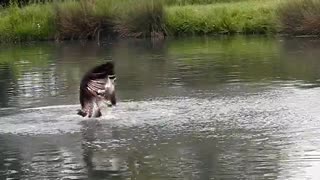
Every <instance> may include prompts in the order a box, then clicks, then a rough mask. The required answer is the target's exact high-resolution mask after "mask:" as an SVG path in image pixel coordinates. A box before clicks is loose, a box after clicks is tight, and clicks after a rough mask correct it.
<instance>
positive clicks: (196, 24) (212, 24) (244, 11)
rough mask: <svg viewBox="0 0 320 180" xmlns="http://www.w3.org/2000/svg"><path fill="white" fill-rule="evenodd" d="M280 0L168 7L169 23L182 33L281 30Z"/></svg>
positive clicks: (170, 26) (169, 27)
mask: <svg viewBox="0 0 320 180" xmlns="http://www.w3.org/2000/svg"><path fill="white" fill-rule="evenodd" d="M277 5H278V1H275V0H270V1H268V2H263V3H262V1H245V2H234V3H219V4H212V5H187V6H172V7H168V8H167V11H166V12H167V27H168V29H169V30H170V32H171V33H172V34H174V35H181V34H234V33H245V34H248V33H250V34H257V33H258V34H266V33H275V32H277V30H278V27H277V25H278V23H277V22H278V20H277V16H276V12H275V10H274V9H275V8H276V7H277Z"/></svg>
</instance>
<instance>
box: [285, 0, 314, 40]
mask: <svg viewBox="0 0 320 180" xmlns="http://www.w3.org/2000/svg"><path fill="white" fill-rule="evenodd" d="M279 16H280V21H281V24H282V30H283V31H284V32H285V33H289V34H295V35H301V34H303V35H320V1H319V0H290V1H286V2H285V3H283V4H281V6H280V7H279Z"/></svg>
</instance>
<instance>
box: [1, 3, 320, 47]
mask: <svg viewBox="0 0 320 180" xmlns="http://www.w3.org/2000/svg"><path fill="white" fill-rule="evenodd" d="M293 1H295V2H304V1H308V2H312V3H313V4H312V3H310V4H309V5H310V6H311V4H312V5H313V6H314V5H316V7H319V8H320V5H319V4H320V3H318V4H316V3H315V2H316V1H317V0H293ZM293 1H287V2H290V3H288V4H284V3H279V2H280V0H268V1H263V0H91V1H88V0H80V1H74V0H70V1H61V2H57V1H55V2H54V3H45V4H36V3H32V4H29V5H27V6H24V7H18V6H17V5H16V4H11V5H10V6H8V7H6V8H2V9H0V41H25V40H48V39H58V40H64V39H97V38H100V35H101V34H104V35H106V34H107V35H110V36H116V37H118V36H119V37H139V38H141V37H157V38H163V37H164V36H168V35H169V36H170V35H171V36H179V35H202V34H235V33H241V34H270V33H277V32H280V31H282V30H284V31H287V32H288V31H289V30H291V29H294V28H295V27H294V24H295V23H296V21H293V20H292V18H291V17H297V18H298V19H300V20H301V19H302V18H301V16H302V15H301V14H304V13H303V12H305V11H307V12H319V11H316V10H317V8H309V9H307V10H305V11H302V12H299V11H300V10H301V8H302V9H303V8H304V7H305V6H301V5H302V4H301V3H300V6H301V7H300V6H299V5H296V4H299V3H295V4H294V5H292V4H293V3H291V2H293ZM310 9H311V10H310ZM312 17H313V16H312ZM297 18H295V19H297ZM293 19H294V18H293ZM305 19H308V20H309V21H311V20H310V17H309V18H305ZM305 19H302V20H301V21H299V22H300V24H301V25H302V26H303V25H304V24H303V22H304V21H305ZM319 19H320V18H319ZM280 20H281V22H282V23H280ZM284 22H287V23H284ZM312 22H313V21H312ZM300 29H301V28H300ZM300 29H299V30H300ZM309 29H310V28H309ZM309 29H306V30H304V31H303V32H305V31H309ZM294 32H296V30H295V31H294ZM299 32H300V31H299Z"/></svg>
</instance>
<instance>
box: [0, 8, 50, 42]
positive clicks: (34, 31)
mask: <svg viewBox="0 0 320 180" xmlns="http://www.w3.org/2000/svg"><path fill="white" fill-rule="evenodd" d="M0 15H1V18H0V40H1V41H24V40H45V39H52V38H53V36H54V33H55V24H54V12H53V8H52V5H49V4H46V5H37V4H31V5H29V6H27V7H25V8H19V7H17V6H15V5H12V6H11V7H9V8H7V9H2V10H1V12H0Z"/></svg>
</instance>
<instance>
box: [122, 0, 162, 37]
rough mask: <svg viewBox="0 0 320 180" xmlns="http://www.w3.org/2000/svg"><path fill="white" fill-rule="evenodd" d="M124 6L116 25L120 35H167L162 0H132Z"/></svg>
mask: <svg viewBox="0 0 320 180" xmlns="http://www.w3.org/2000/svg"><path fill="white" fill-rule="evenodd" d="M125 6H126V8H125V9H126V10H124V11H123V14H121V15H120V19H119V20H120V21H118V23H117V26H116V31H117V32H119V35H120V36H122V37H123V36H133V37H157V38H163V37H164V36H166V35H167V31H166V27H165V15H164V4H163V1H161V0H132V1H131V2H129V1H127V2H126V5H125Z"/></svg>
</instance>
